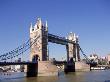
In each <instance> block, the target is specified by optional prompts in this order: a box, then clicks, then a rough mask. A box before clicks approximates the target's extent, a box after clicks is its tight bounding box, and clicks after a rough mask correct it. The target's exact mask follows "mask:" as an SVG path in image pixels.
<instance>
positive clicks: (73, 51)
mask: <svg viewBox="0 0 110 82" xmlns="http://www.w3.org/2000/svg"><path fill="white" fill-rule="evenodd" d="M68 39H69V40H71V41H73V42H74V43H75V44H71V43H68V45H66V46H67V47H66V48H67V60H68V61H69V60H70V59H73V60H74V61H80V55H79V46H78V45H77V44H78V36H76V35H75V33H72V32H70V33H69V35H68Z"/></svg>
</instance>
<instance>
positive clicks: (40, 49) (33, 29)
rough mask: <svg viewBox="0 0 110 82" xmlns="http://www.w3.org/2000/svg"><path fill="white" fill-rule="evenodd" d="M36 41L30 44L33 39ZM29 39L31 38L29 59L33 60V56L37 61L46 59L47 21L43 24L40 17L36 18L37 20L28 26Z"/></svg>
mask: <svg viewBox="0 0 110 82" xmlns="http://www.w3.org/2000/svg"><path fill="white" fill-rule="evenodd" d="M36 38H38V39H37V40H36V42H35V43H34V44H33V45H32V43H33V41H34V40H35V39H36ZM30 39H31V42H30V43H31V45H32V46H31V49H30V61H32V60H33V58H34V57H35V56H37V58H38V59H39V61H47V60H48V59H49V58H48V55H47V45H48V26H47V21H46V23H45V24H43V23H42V21H41V18H38V19H37V22H36V24H35V25H34V26H32V24H31V26H30Z"/></svg>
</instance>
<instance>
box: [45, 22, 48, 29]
mask: <svg viewBox="0 0 110 82" xmlns="http://www.w3.org/2000/svg"><path fill="white" fill-rule="evenodd" d="M45 30H46V31H48V25H47V21H46V23H45Z"/></svg>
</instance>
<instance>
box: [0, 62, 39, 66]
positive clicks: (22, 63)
mask: <svg viewBox="0 0 110 82" xmlns="http://www.w3.org/2000/svg"><path fill="white" fill-rule="evenodd" d="M37 63H38V62H0V66H6V65H29V64H37Z"/></svg>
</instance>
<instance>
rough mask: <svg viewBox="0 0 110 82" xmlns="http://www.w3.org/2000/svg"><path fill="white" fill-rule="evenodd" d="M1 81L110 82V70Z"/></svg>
mask: <svg viewBox="0 0 110 82" xmlns="http://www.w3.org/2000/svg"><path fill="white" fill-rule="evenodd" d="M0 82H110V70H96V71H89V72H74V73H69V74H64V73H63V72H61V73H60V74H59V76H48V77H30V78H27V77H25V78H16V79H4V80H0Z"/></svg>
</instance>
